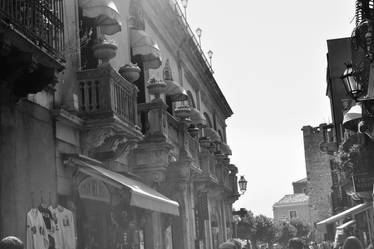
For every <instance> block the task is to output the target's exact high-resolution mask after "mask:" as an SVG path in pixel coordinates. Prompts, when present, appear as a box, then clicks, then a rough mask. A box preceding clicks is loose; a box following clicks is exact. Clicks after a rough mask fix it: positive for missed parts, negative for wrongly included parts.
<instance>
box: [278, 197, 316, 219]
mask: <svg viewBox="0 0 374 249" xmlns="http://www.w3.org/2000/svg"><path fill="white" fill-rule="evenodd" d="M290 211H296V216H297V217H296V218H297V219H299V220H301V221H303V222H305V223H307V224H311V223H310V211H309V206H308V202H304V203H295V204H291V205H280V206H277V205H274V206H273V215H274V223H276V224H279V223H282V222H284V221H290V220H291V219H290Z"/></svg>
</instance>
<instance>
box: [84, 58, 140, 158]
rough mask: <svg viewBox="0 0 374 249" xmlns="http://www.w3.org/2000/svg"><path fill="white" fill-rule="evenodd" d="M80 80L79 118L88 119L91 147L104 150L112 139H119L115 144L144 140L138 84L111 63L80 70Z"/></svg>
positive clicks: (86, 138) (87, 136) (86, 128)
mask: <svg viewBox="0 0 374 249" xmlns="http://www.w3.org/2000/svg"><path fill="white" fill-rule="evenodd" d="M77 79H78V81H77V84H78V99H79V113H78V115H79V117H80V118H82V119H83V120H84V126H85V131H86V132H85V133H84V136H83V139H84V140H85V141H86V144H87V146H88V147H100V146H102V143H103V140H105V139H107V140H108V139H109V137H112V138H113V137H116V139H114V140H113V139H112V140H113V141H114V142H111V143H112V144H114V145H115V144H116V143H118V141H123V139H124V138H126V139H127V140H129V139H130V140H139V139H141V138H142V136H143V135H142V134H141V132H140V130H139V128H138V126H137V123H138V114H137V103H136V96H137V91H138V90H137V88H136V86H135V85H133V84H131V83H130V82H128V81H127V80H125V79H124V78H123V77H122V76H120V75H119V74H118V73H117V72H116V71H114V69H113V68H112V67H111V66H110V65H109V64H108V65H105V66H99V67H98V68H96V69H89V70H84V71H79V72H77ZM90 134H95V136H96V138H95V139H93V138H92V136H90ZM100 134H101V135H100ZM90 137H91V138H90ZM100 137H101V138H100ZM93 140H94V141H96V142H95V143H97V145H96V146H95V145H93V142H92V141H93ZM100 141H101V142H100ZM103 149H104V148H101V149H100V151H102V150H103Z"/></svg>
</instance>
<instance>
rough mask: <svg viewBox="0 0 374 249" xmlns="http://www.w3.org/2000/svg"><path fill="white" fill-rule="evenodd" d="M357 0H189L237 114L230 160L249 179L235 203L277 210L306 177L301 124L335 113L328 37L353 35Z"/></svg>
mask: <svg viewBox="0 0 374 249" xmlns="http://www.w3.org/2000/svg"><path fill="white" fill-rule="evenodd" d="M353 16H354V1H353V0H312V1H306V0H284V1H280V0H267V1H264V0H260V1H254V0H252V1H249V0H232V1H223V0H219V1H217V0H189V1H188V8H187V19H188V21H189V23H190V26H191V28H192V29H193V30H196V28H197V27H200V28H201V29H202V30H203V31H202V37H201V40H202V47H203V49H204V50H205V51H208V50H209V49H211V50H212V51H213V52H214V55H213V62H212V64H213V69H214V71H215V75H214V76H215V78H216V80H217V82H218V84H219V85H220V87H221V89H222V91H223V93H224V94H225V96H226V99H227V101H228V102H229V104H230V105H231V107H232V109H233V111H234V115H233V116H232V117H231V118H229V119H228V121H227V124H228V128H227V135H228V144H229V145H230V146H231V148H232V150H233V156H232V157H231V162H232V163H233V164H235V165H236V166H237V167H238V168H239V174H240V175H242V174H243V175H245V177H246V179H247V180H248V190H247V192H246V193H245V195H244V196H242V197H241V198H240V199H239V201H237V202H236V203H235V205H234V206H235V207H236V208H239V207H245V208H247V209H250V210H252V211H253V212H254V213H255V214H260V213H262V214H265V215H267V216H271V217H272V216H273V212H272V205H273V203H274V202H276V201H278V200H279V199H280V198H281V197H283V196H284V195H285V194H291V193H292V185H291V182H293V181H296V180H299V179H301V178H303V177H305V175H306V173H305V161H304V147H303V146H304V145H303V139H302V132H301V128H302V127H303V126H304V125H312V126H317V125H318V124H319V123H323V122H327V121H328V120H331V118H330V110H329V101H328V98H327V97H326V96H325V90H326V89H325V88H326V81H325V77H326V52H327V48H326V40H327V39H332V38H341V37H346V36H349V35H350V34H351V32H352V29H353V25H354V24H353V23H354V22H352V23H350V22H351V20H352V18H353Z"/></svg>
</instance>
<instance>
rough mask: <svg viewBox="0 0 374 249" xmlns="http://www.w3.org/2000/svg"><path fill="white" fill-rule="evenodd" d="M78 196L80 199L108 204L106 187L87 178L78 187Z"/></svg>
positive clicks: (95, 180)
mask: <svg viewBox="0 0 374 249" xmlns="http://www.w3.org/2000/svg"><path fill="white" fill-rule="evenodd" d="M78 192H79V196H80V197H81V198H85V199H90V200H95V201H104V202H110V194H109V190H108V188H107V186H105V184H104V183H103V182H101V181H99V180H97V179H95V178H92V177H88V178H86V179H84V180H83V181H82V182H81V183H80V184H79V186H78Z"/></svg>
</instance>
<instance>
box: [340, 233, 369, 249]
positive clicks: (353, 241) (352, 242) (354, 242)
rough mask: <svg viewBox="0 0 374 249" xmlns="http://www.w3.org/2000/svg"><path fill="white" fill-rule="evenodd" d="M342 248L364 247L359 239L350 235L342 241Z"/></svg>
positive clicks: (355, 248) (359, 248) (360, 248)
mask: <svg viewBox="0 0 374 249" xmlns="http://www.w3.org/2000/svg"><path fill="white" fill-rule="evenodd" d="M342 249H364V247H363V246H362V243H361V241H360V240H359V239H357V238H356V237H355V236H350V237H348V238H346V240H345V241H344V244H343V248H342Z"/></svg>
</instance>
